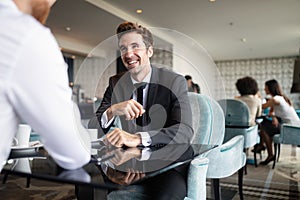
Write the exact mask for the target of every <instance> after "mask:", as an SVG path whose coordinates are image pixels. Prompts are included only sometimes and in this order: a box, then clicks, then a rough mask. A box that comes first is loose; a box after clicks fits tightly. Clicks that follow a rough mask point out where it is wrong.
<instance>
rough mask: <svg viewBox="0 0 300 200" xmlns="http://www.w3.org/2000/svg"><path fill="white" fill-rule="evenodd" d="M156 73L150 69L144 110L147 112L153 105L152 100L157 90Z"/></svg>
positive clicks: (155, 70) (155, 69)
mask: <svg viewBox="0 0 300 200" xmlns="http://www.w3.org/2000/svg"><path fill="white" fill-rule="evenodd" d="M158 77H159V74H158V71H157V68H155V67H152V74H151V79H150V84H149V89H148V97H147V108H146V110H149V109H150V108H151V106H152V105H153V104H154V100H155V97H156V94H157V90H158Z"/></svg>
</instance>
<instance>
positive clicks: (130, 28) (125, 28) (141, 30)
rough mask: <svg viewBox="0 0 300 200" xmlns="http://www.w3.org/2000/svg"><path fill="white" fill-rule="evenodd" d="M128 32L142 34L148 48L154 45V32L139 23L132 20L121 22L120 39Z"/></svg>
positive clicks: (119, 27)
mask: <svg viewBox="0 0 300 200" xmlns="http://www.w3.org/2000/svg"><path fill="white" fill-rule="evenodd" d="M128 32H136V33H138V34H140V35H141V36H142V37H143V41H144V43H145V45H146V48H149V47H150V46H153V37H152V33H151V32H150V31H149V30H148V29H146V28H145V27H143V26H141V25H138V24H134V23H132V22H124V23H122V24H120V25H119V26H118V28H117V34H118V39H119V40H120V38H121V37H122V36H123V35H124V34H126V33H128Z"/></svg>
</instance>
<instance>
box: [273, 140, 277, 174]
mask: <svg viewBox="0 0 300 200" xmlns="http://www.w3.org/2000/svg"><path fill="white" fill-rule="evenodd" d="M277 146H278V144H277V143H274V156H275V158H274V161H273V166H272V169H274V168H275V163H276V157H277Z"/></svg>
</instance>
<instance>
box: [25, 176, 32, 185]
mask: <svg viewBox="0 0 300 200" xmlns="http://www.w3.org/2000/svg"><path fill="white" fill-rule="evenodd" d="M30 180H31V178H30V177H29V176H27V181H26V187H27V188H29V187H30Z"/></svg>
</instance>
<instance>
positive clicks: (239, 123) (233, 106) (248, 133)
mask: <svg viewBox="0 0 300 200" xmlns="http://www.w3.org/2000/svg"><path fill="white" fill-rule="evenodd" d="M218 102H219V104H220V105H221V107H222V109H223V112H224V114H225V137H224V142H227V141H228V140H229V139H231V138H233V137H235V136H237V135H243V136H244V149H245V151H246V150H247V149H248V148H250V147H253V146H254V145H255V144H257V143H259V140H260V138H259V134H258V125H257V124H256V125H254V126H250V124H249V116H250V114H249V108H248V106H247V104H246V103H245V102H243V101H240V100H237V99H222V100H220V101H218ZM254 164H255V166H256V167H257V159H256V154H254ZM245 172H246V173H247V171H246V168H245Z"/></svg>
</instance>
